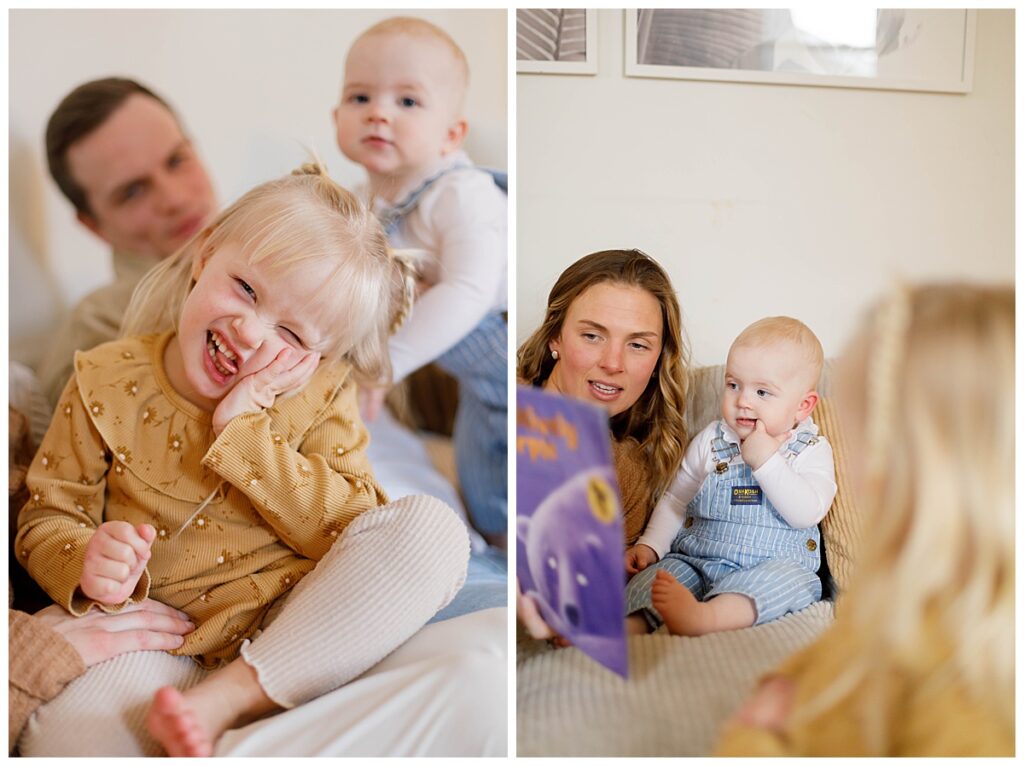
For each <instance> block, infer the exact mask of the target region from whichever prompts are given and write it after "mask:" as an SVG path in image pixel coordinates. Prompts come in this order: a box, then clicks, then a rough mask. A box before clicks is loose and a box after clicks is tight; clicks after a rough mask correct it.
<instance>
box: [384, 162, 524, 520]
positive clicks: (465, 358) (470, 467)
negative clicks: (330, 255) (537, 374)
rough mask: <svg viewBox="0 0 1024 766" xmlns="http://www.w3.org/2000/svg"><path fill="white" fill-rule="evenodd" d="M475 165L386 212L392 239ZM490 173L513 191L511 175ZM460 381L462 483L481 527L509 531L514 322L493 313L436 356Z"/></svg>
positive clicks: (458, 441) (430, 181) (458, 455)
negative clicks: (437, 192) (428, 195)
mask: <svg viewBox="0 0 1024 766" xmlns="http://www.w3.org/2000/svg"><path fill="white" fill-rule="evenodd" d="M467 167H475V166H473V165H466V164H456V165H454V166H452V167H450V168H446V169H445V170H443V171H441V172H440V173H438V174H437V175H435V176H433V177H431V178H428V179H427V180H426V181H424V182H423V184H421V185H420V186H419V187H418V188H417V189H415V190H414V191H413V192H411V193H410V194H409V195H408V196H407V197H406V198H405V199H404V200H402V201H401V202H400V203H398V204H397V205H395V206H394V207H392V208H389V209H388V210H387V211H385V212H383V213H382V214H381V222H382V223H383V224H384V230H385V232H386V233H387V235H388V237H389V238H390V237H392V236H393V235H394V234H395V233H396V232H397V231H398V227H399V225H400V224H401V222H402V219H403V218H404V217H405V216H406V215H408V214H409V213H410V212H412V211H413V210H414V209H415V208H416V205H417V204H419V201H420V198H421V197H422V196H423V194H424V193H425V192H426V191H427V189H429V188H430V187H431V185H433V183H434V182H435V181H437V180H438V179H439V178H441V177H442V176H443V175H445V174H446V173H450V172H452V171H453V170H460V169H464V168H467ZM475 169H477V170H480V171H481V172H484V173H489V174H490V175H491V177H492V178H493V179H494V182H495V184H496V185H497V186H498V187H499V188H500V189H501V190H502V191H505V192H506V193H507V192H508V177H507V175H506V174H505V173H503V172H501V171H497V170H488V169H484V168H475ZM434 361H435V362H436V363H437V365H438V366H439V367H440V368H441V369H443V370H444V371H445V372H447V373H448V374H449V375H452V376H453V377H454V378H456V379H457V380H458V381H459V406H458V409H457V411H456V413H455V426H454V433H453V440H454V443H455V462H456V466H457V468H458V472H459V483H460V484H461V485H462V494H463V497H464V498H465V500H466V505H467V506H468V510H469V512H470V514H471V515H472V517H473V522H474V524H475V526H476V527H477V529H479V530H480V531H481V532H486V533H498V534H500V533H504V532H505V531H506V529H507V519H508V469H507V464H508V431H507V428H508V425H507V424H508V323H507V322H506V321H505V319H504V318H503V317H502V315H501V313H500V312H498V311H491V312H489V313H488V314H487V315H486V316H484V318H483V319H481V320H480V322H479V324H477V326H476V327H474V328H473V330H472V331H470V333H469V334H468V335H466V336H465V337H464V338H463V339H462V340H460V341H459V342H458V343H456V344H455V345H454V346H452V348H450V349H448V350H447V351H446V352H445V353H443V354H442V355H441V356H439V357H438V358H437V359H436V360H434Z"/></svg>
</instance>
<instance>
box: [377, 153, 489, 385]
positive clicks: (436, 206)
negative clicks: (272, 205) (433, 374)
mask: <svg viewBox="0 0 1024 766" xmlns="http://www.w3.org/2000/svg"><path fill="white" fill-rule="evenodd" d="M458 164H462V165H470V164H471V163H470V160H469V158H468V157H467V156H466V154H465V153H464V152H461V151H459V152H455V153H454V154H451V155H449V156H447V157H445V158H444V159H443V160H442V161H441V162H440V163H438V164H437V165H436V166H434V167H432V168H431V169H429V171H426V170H425V171H424V173H423V174H421V176H419V177H417V178H416V179H413V180H411V181H410V182H409V183H408V184H407V185H406V187H405V188H403V189H401V190H399V192H398V193H397V194H396V195H395V196H394V199H395V200H396V201H401V200H402V198H403V197H404V196H405V195H407V194H409V193H411V192H412V191H413V190H415V189H416V188H417V187H418V186H419V185H421V184H422V183H423V182H424V181H426V180H427V179H428V178H430V177H432V176H434V175H436V174H437V173H439V172H442V171H443V170H445V169H446V168H450V167H453V166H455V165H458ZM384 207H386V203H383V201H381V200H376V201H375V202H374V209H375V211H377V212H380V210H381V209H382V208H384ZM507 230H508V199H507V197H506V195H505V193H504V192H503V191H502V190H501V189H500V188H498V186H497V185H496V184H495V183H494V179H493V178H492V177H491V175H490V174H489V173H487V172H485V171H482V170H479V169H477V168H474V167H471V166H470V167H464V168H455V169H453V170H451V171H449V172H447V173H445V174H444V175H442V176H441V177H440V178H438V179H437V180H436V181H435V182H434V183H432V184H431V185H430V187H429V188H428V189H427V190H426V191H424V192H423V196H422V197H421V198H420V200H419V203H418V204H417V205H416V207H415V208H413V210H411V211H410V212H409V213H408V214H407V215H406V216H405V217H404V218H403V219H402V222H401V224H400V225H399V227H398V230H397V232H395V233H394V234H393V235H392V237H391V246H392V247H393V248H396V249H408V250H415V251H420V253H421V255H422V256H423V262H422V271H423V278H424V281H425V282H426V283H427V285H428V286H429V287H428V289H427V290H426V292H424V293H423V294H422V295H421V296H420V298H419V299H417V301H416V303H415V305H414V306H413V310H412V314H411V315H410V317H409V319H408V321H407V322H406V323H405V324H404V325H403V326H402V327H401V328H400V329H399V331H398V332H397V333H395V335H394V337H392V338H391V343H390V350H391V365H392V369H393V379H394V381H395V382H396V383H397V382H398V381H400V380H401V379H402V378H404V377H405V376H406V375H408V374H409V373H411V372H414V371H415V370H417V369H419V368H420V367H422V366H423V365H424V364H427V363H428V362H431V361H433V360H434V359H436V358H437V357H439V356H441V355H442V354H443V353H444V352H446V351H447V350H448V349H450V348H452V347H453V346H454V345H455V344H456V343H458V342H459V341H460V340H462V339H463V338H464V337H465V336H466V335H468V334H469V333H470V332H471V331H472V330H473V328H475V327H476V326H477V324H478V323H479V322H480V320H482V319H483V318H484V316H486V314H487V313H488V312H489V311H492V310H497V311H503V310H505V308H506V305H507V292H508V285H507V274H506V272H507V271H508V269H507V263H508V249H507V247H508V246H507V237H506V233H507Z"/></svg>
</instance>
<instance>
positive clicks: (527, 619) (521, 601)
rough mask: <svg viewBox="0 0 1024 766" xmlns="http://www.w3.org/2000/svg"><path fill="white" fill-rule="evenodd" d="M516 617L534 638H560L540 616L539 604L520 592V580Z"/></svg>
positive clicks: (517, 582) (517, 586)
mask: <svg viewBox="0 0 1024 766" xmlns="http://www.w3.org/2000/svg"><path fill="white" fill-rule="evenodd" d="M516 617H518V618H519V621H520V622H521V623H523V626H524V627H525V628H526V630H527V631H528V632H529V633H530V635H531V636H533V637H534V638H555V637H556V636H558V634H557V633H555V631H553V630H552V629H551V626H550V625H548V624H547V623H546V622H544V618H543V617H541V616H540V611H539V610H538V609H537V604H536V603H535V602H534V600H533V599H532V598H530V597H529V596H524V595H523V594H522V592H521V591H520V590H519V580H518V579H517V580H516Z"/></svg>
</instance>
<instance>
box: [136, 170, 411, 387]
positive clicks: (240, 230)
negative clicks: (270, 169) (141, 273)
mask: <svg viewBox="0 0 1024 766" xmlns="http://www.w3.org/2000/svg"><path fill="white" fill-rule="evenodd" d="M228 242H233V243H236V244H238V245H239V246H240V247H242V248H243V250H244V252H245V253H246V255H247V256H248V258H249V262H250V263H257V262H260V261H264V260H267V259H270V260H269V261H268V263H270V264H272V266H273V267H274V268H282V269H285V270H290V269H293V268H302V266H303V264H305V263H308V262H310V261H320V260H322V259H327V260H329V261H333V262H334V263H335V267H334V270H333V272H332V273H331V276H330V277H329V278H328V279H327V280H326V281H325V282H324V284H323V286H322V288H321V291H322V293H321V294H322V296H323V298H324V299H323V300H318V301H315V304H316V305H310V306H308V307H307V309H308V311H310V312H313V314H314V315H315V316H314V320H315V321H317V322H318V323H319V324H321V326H322V325H324V324H327V325H328V326H330V328H331V332H330V333H329V335H328V340H329V345H328V346H327V347H325V348H322V349H317V350H318V351H320V353H321V356H322V357H323V358H324V359H326V360H328V361H337V360H342V359H344V360H346V361H348V362H349V363H351V364H352V367H353V369H354V371H355V373H356V375H357V377H358V378H359V379H360V380H361V381H364V382H376V381H383V380H387V379H389V378H390V376H391V363H390V358H389V355H388V346H387V342H388V336H389V335H390V334H391V333H393V332H394V331H395V330H396V329H398V327H399V326H400V325H401V324H402V322H403V321H404V320H405V318H406V317H407V316H408V314H409V311H410V309H411V307H412V301H413V297H414V290H415V272H414V270H413V266H412V263H411V262H410V260H409V259H408V257H406V256H405V255H403V254H401V253H395V252H393V251H392V250H391V249H390V248H389V247H388V244H387V238H386V236H385V234H384V231H383V229H382V228H381V226H380V223H379V222H378V221H377V218H376V217H375V216H374V215H373V214H372V213H371V212H370V211H369V210H368V209H367V207H366V206H365V205H364V204H362V203H361V202H360V201H359V200H358V199H357V198H356V197H355V195H353V194H352V193H351V192H349V191H346V190H345V189H343V188H342V187H341V186H339V185H338V184H336V183H334V181H332V180H331V179H330V177H329V176H328V175H327V171H326V170H325V169H324V167H323V166H322V165H320V164H319V163H308V164H305V165H303V166H302V167H301V168H299V169H297V170H295V171H293V172H292V173H291V175H288V176H285V177H283V178H278V179H276V180H273V181H268V182H267V183H264V184H261V185H259V186H257V187H256V188H255V189H252V190H251V191H249V192H248V193H246V194H245V195H243V196H242V197H241V198H240V199H238V201H236V202H235V203H234V204H233V205H231V207H229V208H228V209H227V210H225V211H224V212H222V213H221V214H220V215H219V216H217V218H216V219H215V220H214V221H213V222H212V223H211V224H209V225H208V226H207V227H206V228H205V229H203V230H202V231H201V232H199V233H198V234H197V235H196V236H195V237H193V238H192V239H191V240H190V241H189V242H188V243H186V244H185V246H184V247H182V249H181V250H179V251H178V252H177V253H175V254H174V255H172V256H169V257H168V258H166V259H164V260H163V261H162V262H161V263H160V264H159V265H158V266H156V267H155V268H154V269H153V270H152V271H150V272H149V273H148V274H147V275H146V276H145V277H144V278H143V280H142V281H141V282H140V283H139V286H138V287H137V288H136V289H135V292H134V294H133V295H132V300H131V303H130V305H129V306H128V310H127V312H126V314H125V319H124V323H123V325H122V334H123V335H140V334H144V333H151V332H162V331H165V330H169V329H175V330H176V329H177V326H178V320H179V318H180V316H181V310H182V306H183V305H184V303H185V299H186V297H187V296H188V294H189V292H191V290H192V288H193V287H194V286H195V284H196V283H195V280H194V279H193V278H192V269H193V263H194V261H195V259H196V258H197V257H199V256H200V254H201V253H210V252H215V251H216V250H217V248H219V247H221V246H223V245H225V244H226V243H228ZM339 309H343V310H339Z"/></svg>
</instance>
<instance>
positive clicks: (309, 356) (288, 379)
mask: <svg viewBox="0 0 1024 766" xmlns="http://www.w3.org/2000/svg"><path fill="white" fill-rule="evenodd" d="M319 363H320V354H319V352H317V351H310V352H308V353H306V354H301V355H300V354H299V353H298V352H296V351H294V350H293V349H290V348H285V349H281V352H280V353H279V354H278V355H277V356H276V357H274V359H273V361H272V362H271V363H270V364H268V365H267V366H266V367H264V368H263V369H262V370H257V371H256V372H253V373H250V374H249V375H246V376H245V377H244V378H242V379H241V380H239V381H238V382H237V383H236V384H235V386H234V388H232V389H231V390H230V391H229V392H228V394H227V396H225V397H224V398H223V399H221V400H220V404H218V405H217V409H215V410H214V411H213V432H214V433H215V434H217V435H218V436H219V435H220V432H221V431H223V430H224V429H225V428H226V427H227V425H228V423H230V422H231V421H232V419H234V418H235V417H237V416H238V415H243V414H245V413H246V412H259V411H260V410H263V409H266V408H267V407H273V406H274V401H275V400H276V399H277V397H278V396H280V395H281V394H286V393H288V392H289V391H293V390H295V389H298V388H301V387H302V386H304V385H306V383H308V382H309V381H310V379H311V378H312V377H313V374H314V373H315V372H316V367H317V365H318V364H319Z"/></svg>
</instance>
